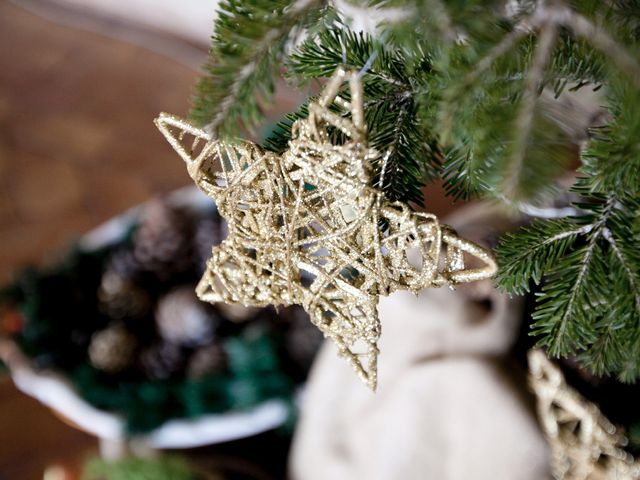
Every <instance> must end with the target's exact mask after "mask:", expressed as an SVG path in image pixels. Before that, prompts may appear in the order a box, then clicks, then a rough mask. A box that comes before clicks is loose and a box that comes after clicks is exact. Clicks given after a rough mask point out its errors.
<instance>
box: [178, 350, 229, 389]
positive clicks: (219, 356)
mask: <svg viewBox="0 0 640 480" xmlns="http://www.w3.org/2000/svg"><path fill="white" fill-rule="evenodd" d="M226 368H227V353H226V352H225V350H224V348H223V347H222V345H220V344H218V343H214V344H212V345H207V346H206V347H202V348H200V349H198V350H196V351H195V352H194V353H193V355H191V358H190V359H189V363H188V365H187V375H188V376H189V377H190V378H193V379H196V380H198V379H201V378H203V377H208V376H210V375H215V374H217V373H222V372H224V371H225V370H226Z"/></svg>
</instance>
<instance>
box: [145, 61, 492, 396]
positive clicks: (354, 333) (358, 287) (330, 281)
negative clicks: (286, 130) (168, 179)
mask: <svg viewBox="0 0 640 480" xmlns="http://www.w3.org/2000/svg"><path fill="white" fill-rule="evenodd" d="M345 82H348V84H349V89H350V99H349V100H348V101H347V100H345V99H344V98H341V97H340V96H339V94H338V92H339V90H340V88H341V86H342V85H343V84H344V83H345ZM332 105H337V106H338V108H339V109H340V110H342V111H343V112H344V115H341V114H339V113H336V112H335V109H330V106H332ZM155 123H156V125H157V126H158V128H159V129H160V131H161V132H162V134H163V135H164V136H165V138H166V139H167V140H168V141H169V143H170V144H171V146H172V147H173V148H174V150H175V151H176V152H177V153H178V155H180V157H181V158H182V159H183V160H184V162H185V164H186V166H187V170H188V172H189V175H190V176H191V178H192V179H193V180H194V182H195V183H196V185H197V186H198V187H199V188H200V190H202V191H203V192H204V193H205V194H207V195H208V196H210V197H211V198H212V199H213V200H215V202H216V204H217V206H218V210H219V213H220V215H221V216H222V217H224V218H225V219H226V220H227V222H228V226H229V229H228V230H229V234H228V236H227V238H226V239H225V240H224V241H223V242H222V243H221V244H220V245H218V246H215V247H213V250H212V257H211V259H210V260H209V262H208V264H207V270H206V272H205V274H204V275H203V277H202V279H201V280H200V283H199V284H198V287H197V293H198V296H199V297H200V298H201V299H202V300H204V301H207V302H211V303H217V302H226V303H237V304H242V305H245V306H258V307H260V306H266V305H276V306H277V305H285V306H286V305H292V304H298V305H301V306H302V307H303V308H304V309H305V310H306V311H307V313H308V314H309V316H310V319H311V321H312V322H313V323H314V325H316V326H317V327H318V328H319V329H320V330H321V331H322V333H323V334H324V335H325V337H328V338H330V339H331V340H332V341H333V342H334V343H335V345H336V346H337V348H338V351H339V353H340V355H341V356H343V357H344V358H345V359H346V360H347V361H348V362H349V363H350V364H351V366H352V367H353V368H354V370H355V372H356V373H357V374H358V375H359V376H360V378H361V379H362V380H363V381H364V382H365V383H366V384H367V385H368V386H369V387H370V388H371V389H372V390H375V388H376V385H377V357H378V339H379V337H380V332H381V326H380V320H379V318H378V312H377V303H378V298H379V296H380V295H388V294H390V293H391V292H393V291H395V290H399V289H405V290H406V289H408V290H411V291H414V292H418V291H419V290H421V289H423V288H426V287H439V286H443V285H455V284H457V283H461V282H468V281H474V280H480V279H484V278H488V277H490V276H492V275H493V274H494V273H495V271H496V268H497V267H496V263H495V260H494V259H493V256H492V255H491V253H490V252H488V251H487V250H485V249H483V248H482V247H480V246H478V245H476V244H474V243H472V242H469V241H467V240H464V239H462V238H459V237H458V236H457V235H456V234H455V232H453V230H451V229H450V228H448V227H446V226H444V225H440V224H439V222H438V219H437V218H436V217H435V216H434V215H431V214H428V213H419V212H414V211H413V210H412V209H411V208H410V207H409V206H408V205H407V204H405V203H401V202H390V201H389V200H388V199H386V198H385V196H384V195H383V193H382V192H381V191H379V190H377V189H375V188H373V187H372V186H371V183H372V176H373V174H372V172H371V165H372V164H374V163H375V162H377V161H379V160H380V159H381V158H382V157H381V154H380V152H377V151H376V150H375V149H372V148H369V147H368V146H367V137H366V130H367V129H366V124H365V123H364V111H363V105H362V85H361V83H360V80H359V78H358V77H357V75H356V74H355V73H354V72H349V71H346V70H343V69H339V70H338V71H337V72H336V73H335V74H334V76H333V77H332V78H331V79H330V80H329V82H328V83H327V86H326V87H325V90H324V92H323V94H322V95H321V97H320V98H319V100H318V101H317V102H315V103H311V104H310V105H309V116H308V118H306V119H301V120H298V121H296V123H295V124H294V125H293V127H292V139H291V141H290V142H289V148H288V150H287V151H285V152H284V153H282V154H276V153H274V152H270V151H264V150H262V149H261V148H260V147H259V146H257V145H255V144H253V143H251V142H241V143H238V144H231V143H228V142H223V141H220V140H216V139H214V138H212V137H211V136H210V135H209V134H208V133H207V132H206V131H204V130H202V129H199V128H197V127H195V126H193V125H192V124H190V123H189V122H187V121H185V120H183V119H180V118H178V117H175V116H172V115H169V114H165V113H163V114H161V115H160V116H159V117H158V118H157V119H156V120H155ZM336 131H339V132H341V134H342V136H343V137H344V141H342V142H341V143H336V142H333V141H332V135H331V133H332V132H333V133H335V132H336ZM465 257H466V258H465ZM468 259H471V261H472V263H474V262H475V263H476V264H478V265H477V266H474V267H473V268H469V267H468V266H467V260H468ZM473 259H475V260H473Z"/></svg>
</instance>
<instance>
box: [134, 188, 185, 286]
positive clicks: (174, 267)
mask: <svg viewBox="0 0 640 480" xmlns="http://www.w3.org/2000/svg"><path fill="white" fill-rule="evenodd" d="M190 234H191V222H190V221H189V219H188V218H187V217H186V216H185V215H184V214H183V213H181V212H179V211H178V210H176V209H173V208H171V207H169V206H168V205H167V204H166V203H164V202H162V201H160V200H156V201H154V202H151V203H150V204H149V205H148V206H147V207H146V208H145V209H144V212H143V216H142V221H141V224H140V226H139V227H138V230H137V231H136V233H135V236H134V246H133V255H134V257H135V259H136V261H137V262H138V263H139V264H140V266H141V268H143V269H144V270H146V271H148V272H151V273H153V274H154V275H155V276H156V277H157V278H158V279H160V280H161V281H166V280H168V279H170V278H171V277H172V276H174V275H178V274H180V273H184V272H185V271H187V270H189V269H190V268H191V267H192V266H193V264H192V258H191V241H190V236H191V235H190Z"/></svg>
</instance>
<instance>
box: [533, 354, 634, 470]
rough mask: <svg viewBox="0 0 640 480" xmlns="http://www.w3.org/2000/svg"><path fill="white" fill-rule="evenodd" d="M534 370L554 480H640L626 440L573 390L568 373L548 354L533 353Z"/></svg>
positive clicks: (535, 388)
mask: <svg viewBox="0 0 640 480" xmlns="http://www.w3.org/2000/svg"><path fill="white" fill-rule="evenodd" d="M529 371H530V375H529V381H530V383H531V386H532V388H533V391H534V393H535V394H536V397H537V399H538V416H539V418H540V422H541V424H542V428H543V430H544V432H545V435H546V436H547V439H548V441H549V446H550V447H551V467H552V471H553V476H554V478H557V479H561V480H599V479H607V478H612V479H613V478H615V479H618V480H634V479H638V478H640V462H637V461H636V462H634V460H633V457H632V456H631V455H630V454H629V453H627V452H626V451H625V450H624V449H623V447H624V446H625V445H626V444H627V439H626V438H625V436H624V435H623V434H622V433H621V432H620V431H619V430H617V429H616V427H615V426H614V425H613V424H612V423H611V422H609V420H607V418H606V417H605V416H604V415H603V414H602V412H601V411H600V410H599V409H598V407H597V406H596V405H594V404H593V403H590V402H588V401H587V400H586V399H585V398H584V397H582V395H580V394H579V393H578V392H577V391H575V390H574V389H573V388H571V387H570V386H569V385H567V382H566V381H565V378H564V375H563V374H562V371H561V370H560V369H559V368H558V367H557V366H555V365H554V364H553V363H551V362H550V361H549V360H548V359H547V357H546V355H545V354H544V352H542V351H541V350H531V351H530V352H529Z"/></svg>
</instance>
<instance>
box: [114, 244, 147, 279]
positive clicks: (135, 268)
mask: <svg viewBox="0 0 640 480" xmlns="http://www.w3.org/2000/svg"><path fill="white" fill-rule="evenodd" d="M105 271H111V272H114V273H117V274H118V275H120V276H121V277H122V278H125V279H127V280H131V281H138V280H139V279H140V277H141V276H142V274H143V272H144V269H143V268H142V266H141V265H140V262H138V260H136V257H135V255H134V254H133V251H132V250H131V249H130V248H119V249H118V250H116V251H114V252H113V253H112V254H111V255H110V256H109V260H108V261H107V265H106V267H105Z"/></svg>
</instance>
